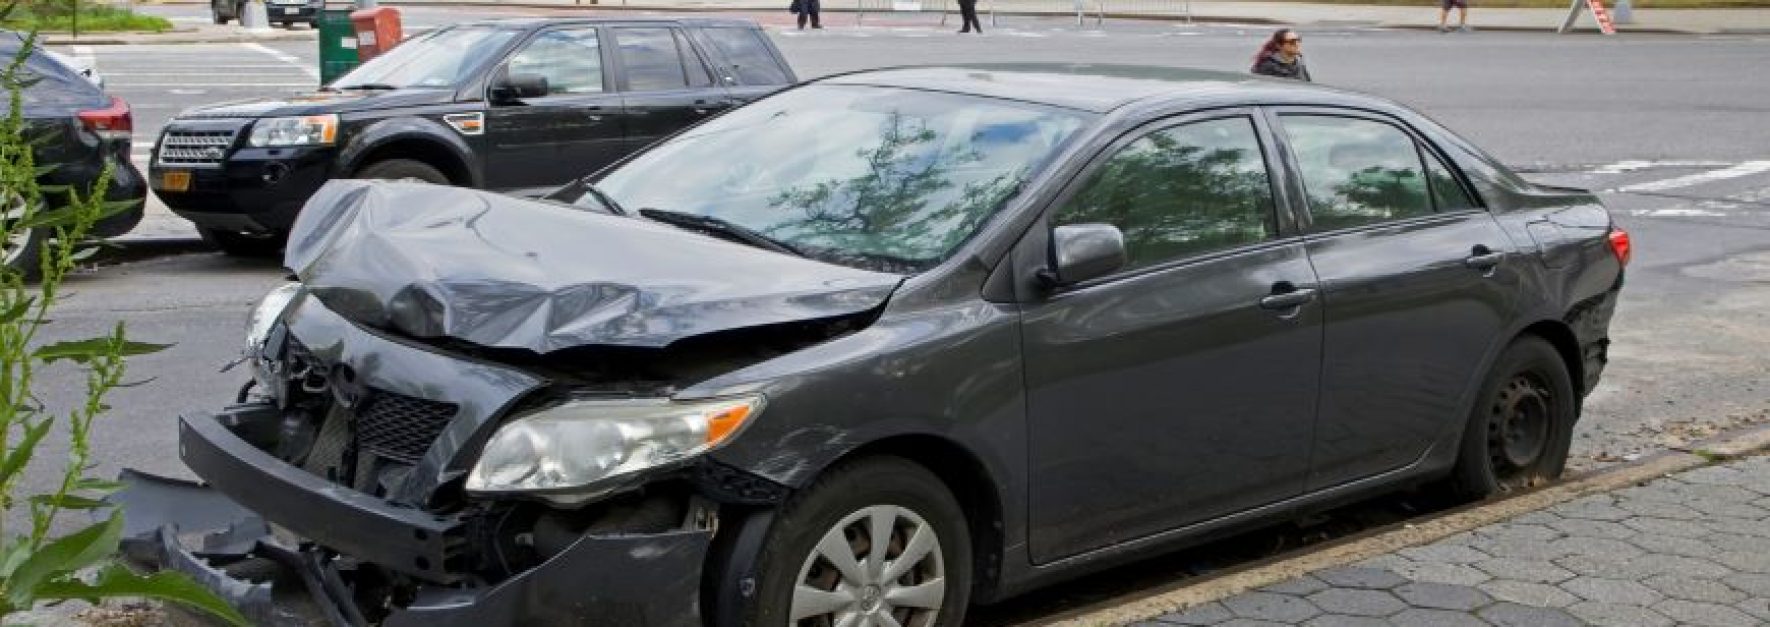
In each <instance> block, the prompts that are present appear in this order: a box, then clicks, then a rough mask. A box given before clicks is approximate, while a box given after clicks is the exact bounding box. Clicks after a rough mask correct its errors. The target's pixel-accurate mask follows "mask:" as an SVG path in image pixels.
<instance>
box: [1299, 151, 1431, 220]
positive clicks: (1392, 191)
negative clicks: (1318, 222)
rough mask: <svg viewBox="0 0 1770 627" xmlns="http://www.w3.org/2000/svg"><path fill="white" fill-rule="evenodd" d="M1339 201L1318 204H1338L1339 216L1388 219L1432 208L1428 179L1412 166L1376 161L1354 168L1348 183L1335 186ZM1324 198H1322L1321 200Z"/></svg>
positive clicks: (1333, 205) (1330, 200)
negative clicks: (1367, 165) (1385, 165)
mask: <svg viewBox="0 0 1770 627" xmlns="http://www.w3.org/2000/svg"><path fill="white" fill-rule="evenodd" d="M1334 193H1335V194H1336V195H1338V196H1339V199H1338V202H1335V201H1334V199H1328V203H1327V204H1324V205H1318V206H1330V207H1335V211H1334V213H1335V214H1337V215H1336V217H1338V218H1360V219H1359V220H1357V221H1359V222H1365V221H1369V220H1365V218H1369V219H1375V220H1387V219H1391V218H1404V217H1408V216H1415V215H1424V214H1428V213H1431V212H1432V205H1431V203H1430V201H1428V200H1427V197H1426V193H1427V192H1426V181H1425V179H1424V178H1421V177H1420V173H1419V172H1418V171H1416V170H1415V169H1413V168H1410V167H1400V168H1385V167H1383V166H1378V165H1373V166H1371V167H1368V168H1365V169H1363V170H1359V171H1357V172H1354V173H1353V174H1352V176H1351V177H1348V178H1347V179H1346V182H1345V183H1341V184H1339V185H1336V186H1334ZM1317 202H1320V201H1317Z"/></svg>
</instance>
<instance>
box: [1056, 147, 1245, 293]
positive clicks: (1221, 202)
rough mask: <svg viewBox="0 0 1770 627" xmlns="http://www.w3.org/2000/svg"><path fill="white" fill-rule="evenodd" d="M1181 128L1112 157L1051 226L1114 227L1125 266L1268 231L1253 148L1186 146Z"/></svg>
mask: <svg viewBox="0 0 1770 627" xmlns="http://www.w3.org/2000/svg"><path fill="white" fill-rule="evenodd" d="M1231 123H1233V124H1236V125H1238V126H1239V125H1245V124H1246V123H1245V122H1244V121H1233V122H1231ZM1187 130H1188V129H1182V130H1181V132H1180V133H1159V134H1155V135H1151V136H1148V137H1145V138H1143V139H1140V140H1138V141H1137V142H1136V143H1134V144H1132V145H1130V146H1128V147H1126V148H1125V149H1124V150H1123V151H1121V152H1120V153H1118V154H1117V155H1114V156H1113V158H1112V159H1111V160H1110V161H1108V162H1107V163H1106V165H1105V166H1104V167H1103V168H1102V169H1101V171H1100V172H1098V173H1097V174H1096V175H1095V176H1094V178H1093V180H1091V181H1090V183H1089V185H1088V186H1087V187H1086V188H1084V189H1083V190H1082V192H1081V193H1079V194H1077V195H1076V197H1075V198H1073V199H1071V200H1070V201H1069V204H1068V205H1067V206H1066V207H1065V208H1064V210H1063V211H1062V212H1060V213H1059V214H1058V216H1057V218H1058V224H1080V223H1088V222H1104V223H1107V224H1113V225H1116V226H1118V227H1119V228H1120V230H1122V231H1124V234H1125V246H1126V248H1127V252H1128V253H1129V255H1130V261H1131V263H1130V265H1131V266H1133V267H1135V266H1141V265H1148V264H1151V263H1159V262H1161V261H1165V260H1167V259H1172V258H1175V257H1180V256H1184V255H1188V254H1195V253H1200V252H1206V251H1211V250H1217V249H1222V248H1228V247H1232V246H1238V245H1242V244H1246V243H1250V242H1257V241H1260V240H1262V239H1265V238H1266V237H1267V236H1268V235H1269V234H1271V233H1272V232H1273V230H1274V229H1273V225H1272V223H1271V215H1272V188H1271V186H1270V184H1269V183H1268V181H1267V177H1266V168H1265V165H1264V162H1263V161H1262V160H1261V157H1260V153H1259V152H1258V148H1257V147H1255V146H1250V147H1248V148H1222V147H1212V148H1205V147H1201V146H1197V145H1191V144H1190V143H1187V142H1186V141H1185V133H1186V131H1187ZM1247 143H1248V144H1252V143H1253V138H1252V137H1251V135H1250V136H1249V137H1248V138H1247Z"/></svg>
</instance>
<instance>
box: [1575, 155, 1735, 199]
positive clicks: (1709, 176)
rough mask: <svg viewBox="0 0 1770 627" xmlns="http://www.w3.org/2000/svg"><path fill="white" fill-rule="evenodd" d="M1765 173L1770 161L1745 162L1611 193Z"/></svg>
mask: <svg viewBox="0 0 1770 627" xmlns="http://www.w3.org/2000/svg"><path fill="white" fill-rule="evenodd" d="M1764 172H1770V161H1747V162H1744V163H1741V164H1738V165H1735V166H1733V167H1729V168H1721V169H1719V170H1709V171H1707V172H1699V173H1696V174H1690V175H1685V176H1679V177H1673V178H1669V179H1661V180H1657V181H1647V182H1645V183H1635V184H1632V185H1624V186H1622V187H1618V188H1616V189H1613V190H1610V191H1613V192H1621V193H1625V194H1627V193H1635V192H1660V191H1665V190H1668V189H1678V188H1680V187H1690V186H1693V185H1702V184H1704V183H1713V182H1715V181H1724V180H1727V179H1733V178H1739V177H1742V176H1751V175H1754V174H1762V173H1764Z"/></svg>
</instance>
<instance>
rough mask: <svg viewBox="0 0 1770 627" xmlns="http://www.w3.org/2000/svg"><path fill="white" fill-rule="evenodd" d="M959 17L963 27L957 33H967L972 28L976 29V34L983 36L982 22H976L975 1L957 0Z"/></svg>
mask: <svg viewBox="0 0 1770 627" xmlns="http://www.w3.org/2000/svg"><path fill="white" fill-rule="evenodd" d="M959 17H960V18H963V19H964V20H965V25H964V27H962V28H960V29H959V32H961V33H969V32H971V29H972V28H976V29H977V34H979V35H982V34H983V22H979V21H977V0H959Z"/></svg>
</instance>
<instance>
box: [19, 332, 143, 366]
mask: <svg viewBox="0 0 1770 627" xmlns="http://www.w3.org/2000/svg"><path fill="white" fill-rule="evenodd" d="M171 346H172V345H171V344H151V343H148V342H130V341H124V342H121V343H119V342H116V341H115V340H114V338H111V337H95V338H91V339H85V340H74V341H69V342H57V343H55V344H50V345H48V346H44V347H42V348H38V349H37V350H36V352H33V353H31V356H32V357H36V358H37V359H40V360H42V361H43V362H44V363H55V362H56V361H59V360H63V359H66V360H69V361H73V362H75V363H82V364H83V363H87V362H89V361H92V360H93V359H94V358H96V357H102V356H104V355H109V354H111V352H112V351H115V352H116V353H117V356H119V357H130V356H134V355H146V354H149V353H157V352H160V351H163V350H166V349H167V348H169V347H171Z"/></svg>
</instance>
